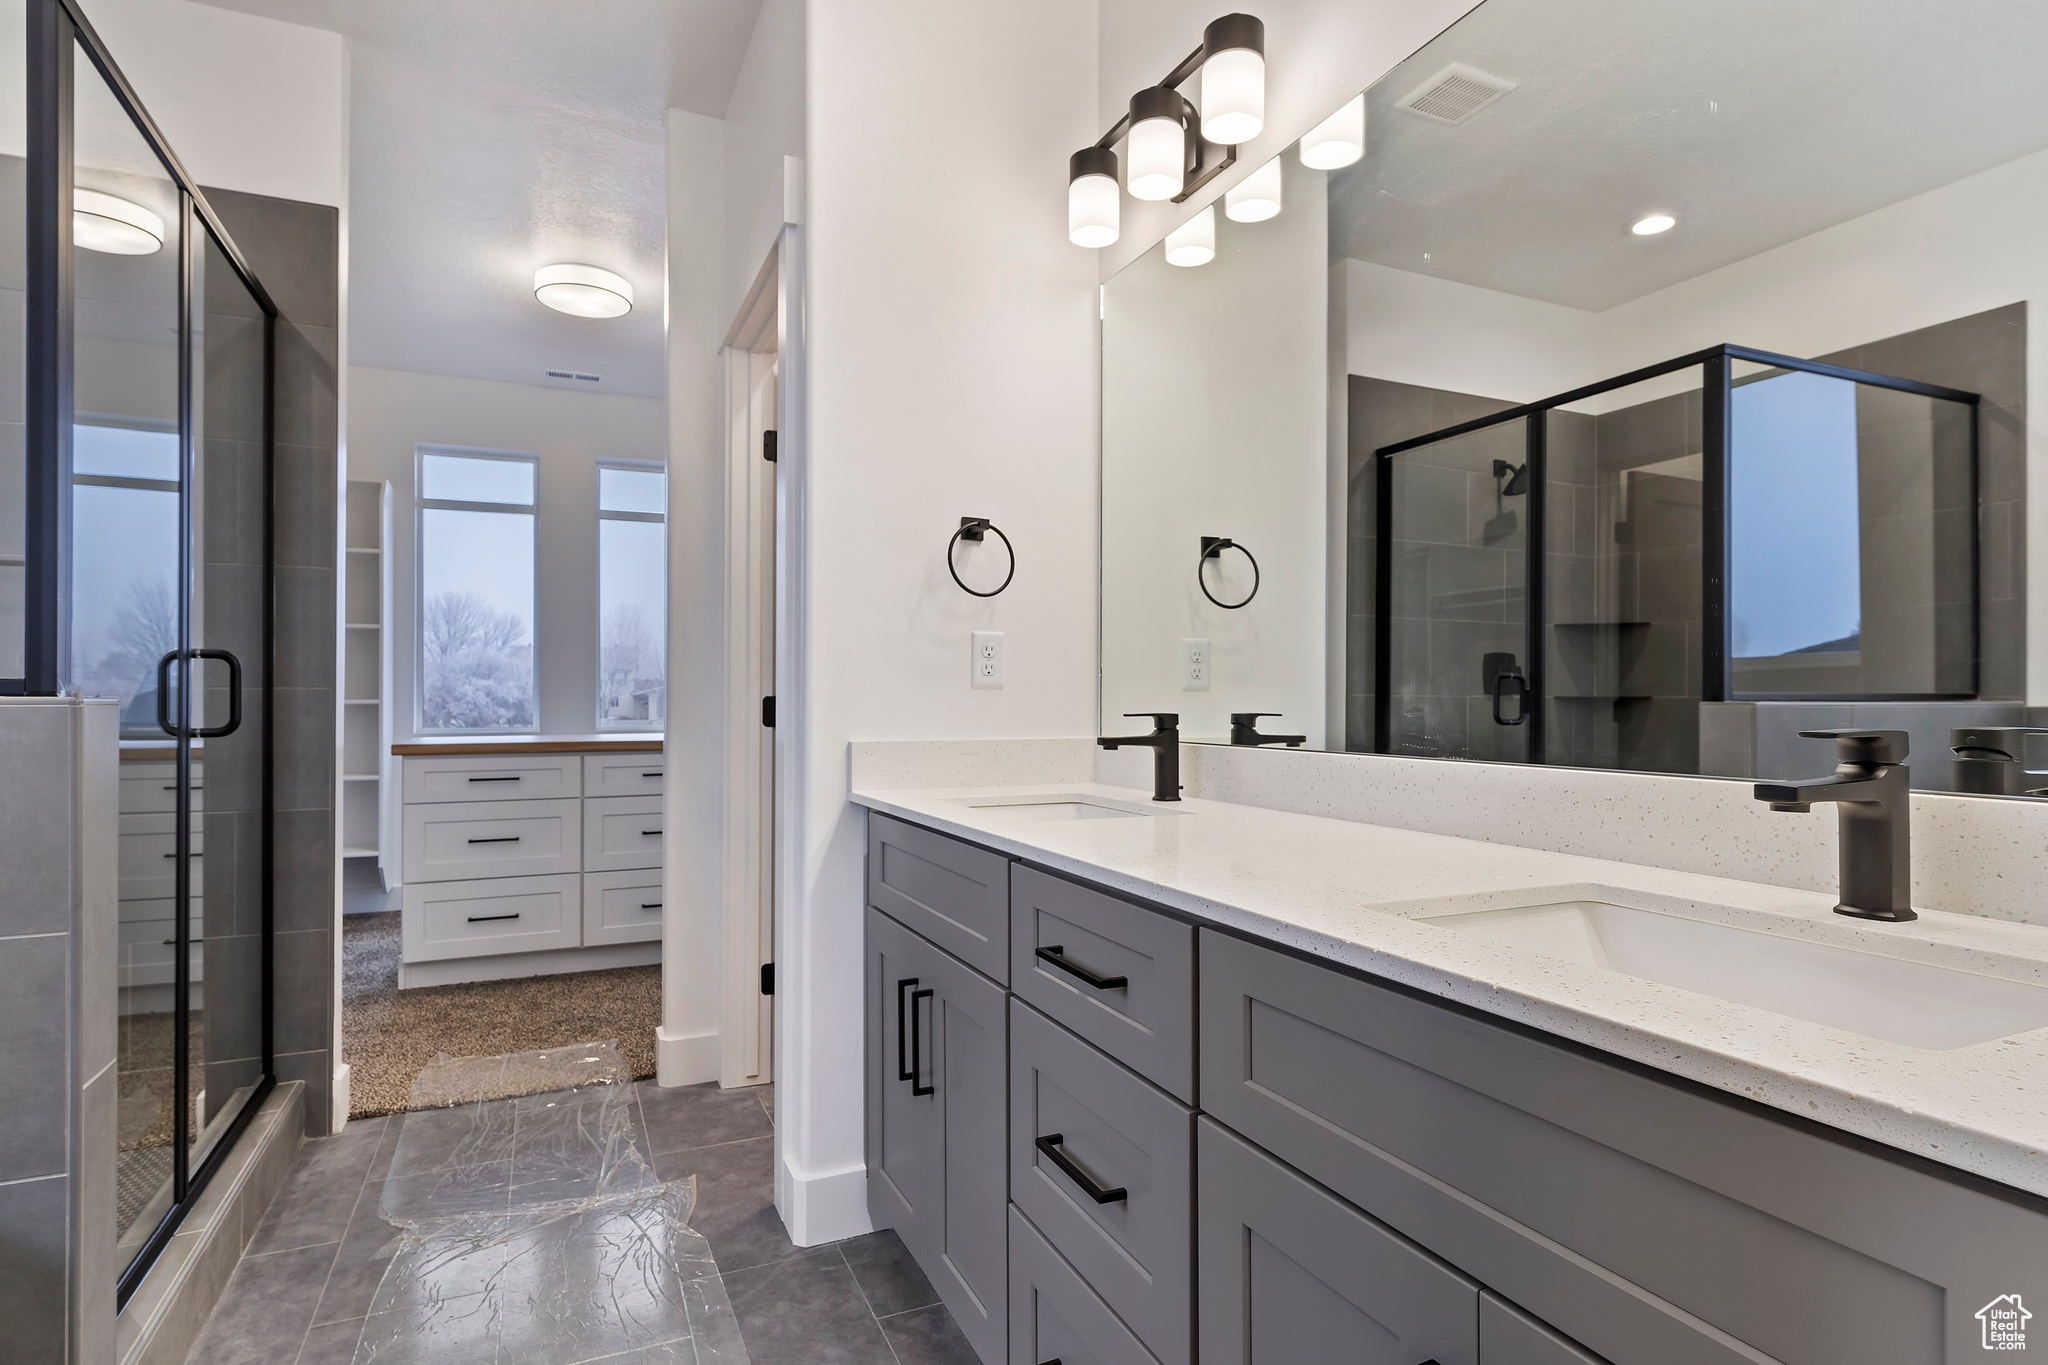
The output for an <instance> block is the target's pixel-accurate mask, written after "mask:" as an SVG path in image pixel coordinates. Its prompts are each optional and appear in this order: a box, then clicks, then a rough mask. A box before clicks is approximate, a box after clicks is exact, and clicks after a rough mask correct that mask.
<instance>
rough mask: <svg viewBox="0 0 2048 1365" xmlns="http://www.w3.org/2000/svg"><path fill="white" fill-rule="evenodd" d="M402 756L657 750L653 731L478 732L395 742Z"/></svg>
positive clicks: (656, 751) (632, 752)
mask: <svg viewBox="0 0 2048 1365" xmlns="http://www.w3.org/2000/svg"><path fill="white" fill-rule="evenodd" d="M391 752H392V753H394V754H397V755H399V756H400V757H408V756H413V757H418V756H425V755H431V754H442V755H447V754H456V755H461V754H658V753H660V752H661V739H660V738H659V737H658V736H651V735H633V736H625V735H478V736H477V737H476V738H475V739H421V740H410V741H407V742H405V743H400V744H394V745H392V746H391Z"/></svg>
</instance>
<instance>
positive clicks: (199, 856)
mask: <svg viewBox="0 0 2048 1365" xmlns="http://www.w3.org/2000/svg"><path fill="white" fill-rule="evenodd" d="M164 856H165V857H166V858H175V857H177V856H178V855H177V854H175V853H166V854H165V855H164ZM190 856H191V857H194V858H204V857H205V856H206V855H205V854H204V853H194V854H191V855H190Z"/></svg>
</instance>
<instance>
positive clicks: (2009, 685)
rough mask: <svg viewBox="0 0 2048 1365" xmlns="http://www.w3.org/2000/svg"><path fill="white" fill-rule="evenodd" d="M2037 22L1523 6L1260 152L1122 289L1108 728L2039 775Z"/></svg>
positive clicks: (1905, 7) (1106, 504) (1109, 523)
mask: <svg viewBox="0 0 2048 1365" xmlns="http://www.w3.org/2000/svg"><path fill="white" fill-rule="evenodd" d="M2043 52H2048V7H2040V6H2024V5H2012V4H2000V3H1990V2H1989V0H1970V2H1969V3H1963V4H1959V5H1954V6H1942V7H1939V8H1938V9H1929V8H1928V7H1925V6H1920V5H1915V4H1910V3H1907V0H1882V3H1879V4H1876V5H1875V6H1873V4H1872V3H1871V0H1813V3H1809V4H1803V5H1799V6H1796V7H1790V8H1788V7H1785V6H1782V5H1771V4H1765V3H1762V0H1734V3H1731V4H1729V5H1722V6H1709V7H1700V6H1687V5H1680V4H1677V3H1675V2H1672V0H1653V2H1652V3H1647V4H1641V5H1632V6H1629V7H1627V8H1626V10H1625V11H1618V10H1616V9H1615V8H1614V7H1613V6H1611V5H1608V4H1604V3H1600V2H1599V0H1486V3H1484V4H1482V5H1480V6H1479V7H1478V8H1476V9H1474V10H1472V11H1471V12H1470V13H1469V14H1467V15H1466V16H1465V17H1464V18H1463V19H1462V20H1460V21H1459V22H1458V23H1457V24H1456V25H1454V26H1453V27H1451V28H1450V29H1448V30H1446V31H1445V32H1444V33H1443V34H1441V35H1440V36H1438V37H1437V38H1436V39H1435V40H1434V41H1433V42H1431V43H1430V44H1429V45H1427V46H1426V47H1424V48H1423V49H1422V50H1421V51H1419V52H1417V53H1416V54H1415V55H1414V56H1412V57H1410V58H1409V59H1408V60H1407V61H1405V62H1403V63H1401V64H1400V65H1399V66H1398V67H1396V68H1395V69H1393V70H1392V71H1390V72H1388V73H1387V74H1386V75H1385V76H1384V77H1382V78H1381V79H1380V80H1378V81H1376V82H1374V83H1373V84H1372V86H1371V87H1370V88H1369V89H1367V90H1366V91H1365V92H1364V93H1363V95H1362V96H1361V97H1360V100H1362V106H1363V107H1362V114H1363V131H1362V136H1360V135H1357V134H1344V133H1343V132H1342V128H1343V127H1344V126H1345V125H1346V124H1347V122H1348V123H1350V124H1352V125H1355V124H1356V122H1357V115H1358V112H1359V111H1358V109H1357V107H1356V105H1355V104H1354V106H1350V107H1347V109H1342V110H1337V111H1333V121H1334V122H1335V123H1336V124H1337V125H1338V126H1339V130H1340V131H1339V134H1338V136H1337V141H1339V142H1341V141H1342V140H1343V138H1344V137H1345V136H1351V137H1353V138H1354V139H1355V141H1356V142H1357V143H1358V144H1360V145H1362V147H1363V154H1362V155H1356V153H1355V151H1354V153H1353V155H1354V157H1355V159H1354V160H1353V161H1352V162H1351V163H1350V164H1346V165H1341V166H1336V167H1334V168H1322V169H1319V168H1317V165H1314V164H1309V163H1319V164H1321V165H1323V166H1325V167H1327V166H1328V163H1330V162H1332V161H1334V160H1338V159H1341V157H1342V155H1344V152H1343V149H1342V148H1341V147H1339V148H1338V149H1337V151H1336V152H1335V153H1334V154H1333V153H1332V152H1331V149H1330V148H1329V147H1328V146H1323V145H1317V146H1310V145H1308V144H1309V143H1310V142H1316V143H1318V144H1322V143H1328V142H1329V141H1330V140H1331V138H1330V136H1329V135H1328V134H1326V133H1317V134H1311V135H1310V138H1308V139H1304V142H1303V143H1302V144H1297V145H1296V146H1295V147H1291V148H1289V149H1288V150H1286V151H1285V152H1283V153H1281V154H1280V156H1279V157H1278V158H1277V159H1275V160H1273V161H1271V162H1269V163H1267V164H1264V165H1259V166H1254V167H1253V168H1252V169H1251V171H1250V173H1249V174H1247V175H1246V176H1245V177H1244V178H1242V179H1241V180H1240V181H1238V182H1237V183H1236V185H1235V186H1234V188H1233V189H1232V191H1231V192H1230V194H1229V195H1228V196H1227V199H1226V197H1224V196H1219V197H1218V198H1217V199H1216V200H1215V202H1214V204H1213V205H1212V206H1211V207H1210V208H1209V209H1207V210H1206V211H1201V212H1198V213H1197V214H1196V215H1195V216H1194V217H1193V218H1192V219H1191V220H1189V221H1188V222H1187V223H1186V224H1184V225H1183V227H1182V228H1180V229H1177V230H1176V232H1175V234H1174V235H1172V236H1170V237H1169V238H1168V239H1167V240H1166V241H1164V242H1162V243H1160V244H1158V245H1155V246H1154V247H1152V248H1151V249H1150V250H1148V251H1147V252H1145V253H1144V254H1143V255H1142V256H1140V257H1139V258H1138V259H1137V260H1136V261H1134V262H1133V263H1132V264H1130V265H1129V266H1127V267H1125V268H1124V269H1123V270H1121V271H1120V272H1118V273H1117V274H1116V275H1115V277H1114V278H1112V279H1111V280H1109V281H1108V283H1107V284H1106V285H1105V286H1104V289H1103V300H1102V348H1103V349H1102V354H1103V394H1102V441H1103V475H1102V478H1103V489H1102V557H1103V562H1102V574H1103V580H1102V621H1101V626H1102V641H1101V649H1102V683H1101V687H1102V690H1101V698H1100V702H1101V713H1102V719H1103V724H1104V727H1105V729H1104V732H1105V733H1111V732H1114V731H1115V730H1116V729H1117V728H1118V727H1119V726H1120V725H1122V724H1123V722H1122V721H1121V719H1120V717H1121V716H1122V714H1123V713H1125V712H1136V711H1161V710H1173V711H1178V712H1179V713H1180V714H1181V717H1182V720H1181V728H1182V733H1183V734H1184V735H1186V736H1187V737H1189V738H1192V739H1197V740H1203V741H1212V742H1216V743H1230V742H1238V743H1261V742H1277V743H1288V742H1293V743H1299V744H1303V745H1306V746H1307V747H1311V748H1318V749H1328V750H1336V751H1351V752H1359V753H1384V754H1403V755H1410V756H1418V757H1433V758H1443V759H1452V760H1458V759H1464V760H1487V761H1507V762H1528V763H1547V764H1557V765H1568V766H1581V767H1598V768H1620V769H1633V770H1639V771H1651V772H1669V773H1682V774H1692V775H1700V776H1715V777H1730V778H1781V777H1783V778H1791V777H1802V776H1811V775H1814V774H1816V773H1820V772H1824V771H1826V770H1827V769H1828V768H1829V767H1830V766H1832V763H1833V756H1832V745H1831V744H1830V743H1829V742H1827V741H1822V740H1809V739H1802V738H1800V737H1799V732H1800V731H1802V730H1816V729H1827V728H1834V727H1843V726H1871V727H1882V728H1888V729H1898V730H1904V731H1906V732H1907V733H1908V734H1909V735H1910V737H1911V753H1910V756H1909V758H1908V765H1909V767H1910V768H1911V770H1912V776H1913V782H1914V785H1915V786H1916V787H1919V788H1922V789H1929V790H1945V791H1972V792H1979V793H1985V794H1999V795H2008V796H2025V795H2029V794H2039V793H2042V792H2048V707H2040V708H2036V707H2029V706H2028V704H2027V702H2028V696H2029V676H2028V653H2027V636H2028V619H2027V618H2028V608H2027V599H2028V581H2027V579H2028V574H2027V568H2026V564H2027V560H2026V541H2027V523H2028V513H2027V505H2026V484H2027V477H2026V476H2027V448H2028V444H2029V427H2028V415H2029V405H2028V397H2029V387H2030V381H2031V374H2030V369H2029V364H2030V352H2033V353H2039V352H2040V349H2041V348H2038V347H2032V346H2031V345H2030V329H2031V322H2032V319H2033V317H2034V316H2035V313H2036V308H2035V304H2036V296H2037V294H2041V293H2043V292H2044V289H2048V248H2044V246H2043V244H2042V241H2041V239H2040V232H2039V224H2040V223H2041V221H2042V219H2043V216H2044V211H2048V87H2044V86H2043V85H2042V83H2041V82H2040V81H2039V79H2038V76H2037V73H2036V71H2035V69H2034V68H2035V67H2036V65H2037V59H2038V55H2039V54H2040V53H2043ZM1274 78H1275V79H1276V80H1284V79H1285V75H1284V73H1281V72H1278V71H1276V72H1275V73H1274ZM1227 200H1228V201H1234V202H1227ZM1276 208H1277V211H1275V210H1276ZM2044 448H2048V447H2044ZM2043 670H2048V664H2044V665H2043V669H2042V670H2037V672H2042V676H2038V677H2036V678H2034V679H2033V691H2035V692H2036V693H2039V694H2041V695H2042V696H2043V697H2044V698H2048V671H2043ZM1253 715H1255V716H1256V717H1257V719H1256V721H1254V722H1247V721H1246V720H1245V719H1244V717H1246V716H1253ZM2034 728H2039V729H2040V730H2041V731H2042V732H2043V733H2042V734H2039V735H2034V734H2030V733H2028V732H2029V730H2030V729H2034ZM1268 737H1272V738H1268Z"/></svg>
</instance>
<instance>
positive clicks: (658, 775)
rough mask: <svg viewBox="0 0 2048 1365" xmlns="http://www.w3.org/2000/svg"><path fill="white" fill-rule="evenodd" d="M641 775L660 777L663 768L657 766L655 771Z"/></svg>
mask: <svg viewBox="0 0 2048 1365" xmlns="http://www.w3.org/2000/svg"><path fill="white" fill-rule="evenodd" d="M640 776H642V777H660V776H661V769H659V768H656V769H655V770H654V771H653V772H651V773H642V774H640Z"/></svg>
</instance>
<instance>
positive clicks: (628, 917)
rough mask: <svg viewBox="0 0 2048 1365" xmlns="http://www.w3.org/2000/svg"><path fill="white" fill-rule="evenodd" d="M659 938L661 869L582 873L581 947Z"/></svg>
mask: <svg viewBox="0 0 2048 1365" xmlns="http://www.w3.org/2000/svg"><path fill="white" fill-rule="evenodd" d="M660 937H661V869H660V868H658V867H655V868H638V869H635V870H633V871H631V872H586V873H584V874H583V945H584V946H585V947H586V948H588V947H593V946H595V945H597V944H599V943H645V942H647V941H649V940H650V939H652V940H658V939H660Z"/></svg>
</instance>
